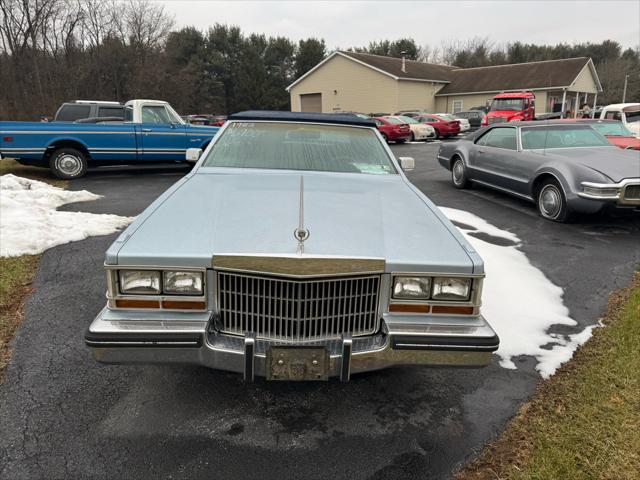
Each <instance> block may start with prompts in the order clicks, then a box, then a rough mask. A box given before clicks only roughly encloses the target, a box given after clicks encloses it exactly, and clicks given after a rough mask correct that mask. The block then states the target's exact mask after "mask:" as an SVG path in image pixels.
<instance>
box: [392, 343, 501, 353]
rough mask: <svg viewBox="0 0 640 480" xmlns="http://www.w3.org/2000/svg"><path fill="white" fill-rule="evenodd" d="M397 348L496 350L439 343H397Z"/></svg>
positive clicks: (485, 346)
mask: <svg viewBox="0 0 640 480" xmlns="http://www.w3.org/2000/svg"><path fill="white" fill-rule="evenodd" d="M395 346H396V347H405V348H411V349H415V350H469V349H471V350H487V351H494V350H496V346H495V345H443V344H438V343H433V344H427V343H401V342H396V344H395Z"/></svg>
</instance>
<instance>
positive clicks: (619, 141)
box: [606, 135, 640, 150]
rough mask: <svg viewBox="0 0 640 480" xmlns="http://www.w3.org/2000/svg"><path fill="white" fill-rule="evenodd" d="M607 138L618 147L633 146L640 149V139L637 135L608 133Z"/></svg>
mask: <svg viewBox="0 0 640 480" xmlns="http://www.w3.org/2000/svg"><path fill="white" fill-rule="evenodd" d="M606 137H607V140H609V142H610V143H611V144H612V145H615V146H616V147H618V148H633V149H634V150H640V139H638V138H636V137H622V136H617V135H607V136H606Z"/></svg>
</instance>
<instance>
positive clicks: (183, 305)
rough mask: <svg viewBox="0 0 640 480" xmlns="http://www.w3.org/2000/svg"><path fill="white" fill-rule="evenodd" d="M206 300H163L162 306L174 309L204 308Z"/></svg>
mask: <svg viewBox="0 0 640 480" xmlns="http://www.w3.org/2000/svg"><path fill="white" fill-rule="evenodd" d="M205 307H206V304H205V303H204V302H187V301H185V300H163V301H162V308H168V309H173V310H204V309H205Z"/></svg>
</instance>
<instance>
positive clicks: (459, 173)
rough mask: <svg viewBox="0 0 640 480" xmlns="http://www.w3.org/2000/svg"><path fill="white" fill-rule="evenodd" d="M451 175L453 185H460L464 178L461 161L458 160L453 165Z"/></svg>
mask: <svg viewBox="0 0 640 480" xmlns="http://www.w3.org/2000/svg"><path fill="white" fill-rule="evenodd" d="M451 173H452V174H453V183H455V184H456V185H460V184H461V183H462V181H463V178H464V165H462V160H458V161H457V162H456V163H454V164H453V170H452V171H451Z"/></svg>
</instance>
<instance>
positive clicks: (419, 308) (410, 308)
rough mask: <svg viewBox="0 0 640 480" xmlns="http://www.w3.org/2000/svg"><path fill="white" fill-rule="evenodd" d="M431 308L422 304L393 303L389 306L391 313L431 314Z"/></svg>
mask: <svg viewBox="0 0 640 480" xmlns="http://www.w3.org/2000/svg"><path fill="white" fill-rule="evenodd" d="M430 309H431V307H430V306H429V305H424V304H420V303H392V304H391V305H389V311H390V312H398V313H429V310H430Z"/></svg>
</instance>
